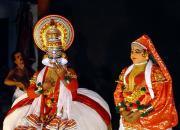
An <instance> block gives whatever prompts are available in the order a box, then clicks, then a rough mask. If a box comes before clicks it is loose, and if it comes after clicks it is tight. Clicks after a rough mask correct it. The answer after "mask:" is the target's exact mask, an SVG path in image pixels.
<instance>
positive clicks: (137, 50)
mask: <svg viewBox="0 0 180 130" xmlns="http://www.w3.org/2000/svg"><path fill="white" fill-rule="evenodd" d="M131 60H132V62H133V63H134V64H138V63H142V62H145V61H147V60H148V55H147V53H146V52H145V50H144V49H142V48H141V47H140V46H136V45H132V46H131Z"/></svg>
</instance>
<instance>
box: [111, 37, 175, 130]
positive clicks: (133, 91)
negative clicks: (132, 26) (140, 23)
mask: <svg viewBox="0 0 180 130" xmlns="http://www.w3.org/2000/svg"><path fill="white" fill-rule="evenodd" d="M131 60H132V62H133V64H132V65H131V66H129V67H127V68H125V69H123V70H122V72H121V74H120V76H119V80H118V81H117V87H116V90H115V92H114V100H115V105H116V110H117V111H118V112H119V113H120V127H119V130H126V129H127V130H171V129H172V127H174V126H176V125H177V123H178V115H177V111H176V108H175V104H174V99H173V90H172V79H171V76H170V74H169V72H168V70H167V68H166V66H165V64H164V62H163V61H162V59H161V58H160V56H159V54H158V53H157V51H156V49H155V47H154V45H153V43H152V41H151V39H150V38H149V37H148V36H147V35H143V36H141V37H140V38H138V39H137V40H136V41H134V42H132V43H131Z"/></svg>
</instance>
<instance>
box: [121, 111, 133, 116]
mask: <svg viewBox="0 0 180 130" xmlns="http://www.w3.org/2000/svg"><path fill="white" fill-rule="evenodd" d="M130 113H131V112H130V111H126V110H124V111H122V112H121V115H122V116H123V117H125V116H128V115H129V114H130Z"/></svg>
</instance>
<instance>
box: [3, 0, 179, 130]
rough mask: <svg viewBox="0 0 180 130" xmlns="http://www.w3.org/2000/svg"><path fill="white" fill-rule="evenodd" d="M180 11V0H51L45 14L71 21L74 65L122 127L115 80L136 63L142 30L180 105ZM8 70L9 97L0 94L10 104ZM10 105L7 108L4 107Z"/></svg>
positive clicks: (70, 53)
mask: <svg viewBox="0 0 180 130" xmlns="http://www.w3.org/2000/svg"><path fill="white" fill-rule="evenodd" d="M11 1H13V0H11ZM14 1H15V0H14ZM14 1H13V2H14ZM30 2H32V3H36V1H33V0H31V1H30ZM0 4H1V3H0ZM179 12H180V1H178V0H171V1H170V0H156V1H155V0H154V1H153V0H151V1H142V0H139V1H133V0H131V1H130V0H111V1H110V0H91V1H90V0H52V2H51V3H50V5H49V10H48V11H47V12H46V13H45V14H44V15H46V14H59V15H62V16H65V17H66V18H68V19H69V20H70V21H71V23H72V25H73V27H74V30H75V40H74V42H73V44H72V46H71V47H70V49H69V50H68V51H67V54H68V57H69V62H70V66H72V67H73V68H74V69H75V70H76V72H77V74H78V79H79V84H80V87H85V88H88V89H91V90H94V91H96V92H98V93H99V94H100V95H101V96H102V97H103V98H104V99H105V100H106V101H107V102H108V104H109V106H110V109H111V114H112V125H113V128H114V130H117V129H118V120H119V115H118V114H116V113H115V106H114V101H113V92H114V90H115V87H116V83H115V80H116V79H118V75H119V73H120V72H121V70H122V69H123V68H124V67H125V66H128V65H130V64H131V61H130V58H129V57H130V55H129V54H130V43H131V42H132V41H134V40H136V39H137V38H139V37H140V36H141V35H143V34H148V35H149V36H150V37H151V39H152V41H153V43H154V45H155V47H156V49H157V50H158V52H159V55H160V56H161V57H162V59H163V60H164V62H165V64H166V66H167V68H168V69H169V71H170V73H171V76H172V79H173V90H174V98H175V103H176V108H177V110H178V111H179V110H180V100H179V98H180V96H179V95H180V94H179V92H178V91H179V90H180V89H179V86H180V82H179V74H180V68H179V67H180V60H179V57H180V45H179V44H180V40H179V36H178V35H179V34H180V33H179V29H180V13H179ZM6 20H7V19H1V20H0V27H1V28H0V34H1V47H0V50H1V51H0V53H1V56H2V60H1V68H4V66H5V65H8V62H7V59H6V58H5V57H6V55H10V54H9V53H8V48H10V46H7V44H6V42H7V39H8V35H6V34H8V32H4V31H3V32H2V31H1V30H2V29H4V30H6V28H5V26H8V25H7V24H6V23H7V22H6ZM32 44H33V43H32ZM5 49H6V50H7V51H5ZM5 70H7V69H6V67H5V69H3V71H1V73H2V74H1V80H2V81H1V84H2V85H1V86H2V87H1V89H2V88H3V89H2V90H1V93H2V94H1V95H4V97H5V98H2V97H1V98H0V103H2V104H1V105H6V104H7V106H8V103H9V101H10V99H11V98H10V95H11V92H10V91H9V88H7V87H4V85H3V83H2V82H3V75H5V73H6V71H5ZM7 93H8V94H7ZM7 95H8V96H7ZM6 108H8V107H6ZM5 111H6V109H5V108H3V109H2V110H1V112H2V113H3V112H5ZM174 129H175V130H178V129H180V126H179V125H178V126H177V127H175V128H174Z"/></svg>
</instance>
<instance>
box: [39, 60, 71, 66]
mask: <svg viewBox="0 0 180 130" xmlns="http://www.w3.org/2000/svg"><path fill="white" fill-rule="evenodd" d="M56 61H57V63H58V64H60V65H66V64H67V63H68V60H67V59H65V58H58V59H56ZM42 64H43V65H45V66H49V67H53V64H51V63H50V59H49V58H44V59H43V60H42Z"/></svg>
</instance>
